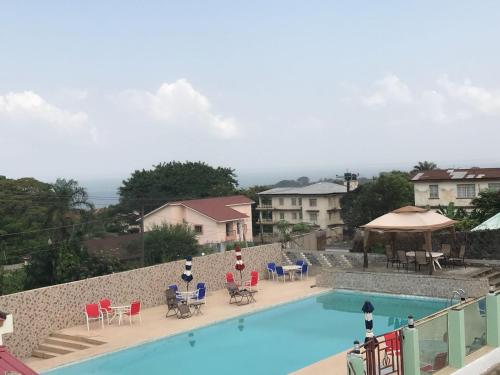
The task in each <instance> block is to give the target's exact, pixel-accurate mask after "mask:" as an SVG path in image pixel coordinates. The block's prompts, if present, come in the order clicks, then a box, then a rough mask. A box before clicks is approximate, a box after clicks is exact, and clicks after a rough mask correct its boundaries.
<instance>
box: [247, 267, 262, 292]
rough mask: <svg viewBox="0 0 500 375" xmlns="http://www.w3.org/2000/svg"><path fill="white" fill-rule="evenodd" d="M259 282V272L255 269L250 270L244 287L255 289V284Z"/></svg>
mask: <svg viewBox="0 0 500 375" xmlns="http://www.w3.org/2000/svg"><path fill="white" fill-rule="evenodd" d="M258 282H259V273H258V272H257V271H252V272H250V281H245V287H248V289H249V290H252V289H257V284H258Z"/></svg>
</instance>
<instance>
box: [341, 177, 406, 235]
mask: <svg viewBox="0 0 500 375" xmlns="http://www.w3.org/2000/svg"><path fill="white" fill-rule="evenodd" d="M340 203H341V207H342V208H341V212H340V214H341V216H342V219H343V220H344V223H345V224H346V225H347V227H348V228H349V229H351V230H352V229H354V228H356V227H359V226H360V225H363V224H366V223H368V222H370V221H371V220H373V219H375V218H377V217H379V216H381V215H383V214H386V213H388V212H390V211H393V210H395V209H397V208H399V207H402V206H408V205H413V204H414V194H413V186H412V184H411V183H410V182H409V180H408V174H407V173H404V172H399V171H392V172H390V173H381V174H380V175H379V177H377V178H376V179H374V180H373V181H370V182H367V183H365V184H363V185H361V186H359V187H358V188H357V189H356V190H352V191H350V192H348V193H346V194H345V195H344V196H343V197H342V198H341V201H340Z"/></svg>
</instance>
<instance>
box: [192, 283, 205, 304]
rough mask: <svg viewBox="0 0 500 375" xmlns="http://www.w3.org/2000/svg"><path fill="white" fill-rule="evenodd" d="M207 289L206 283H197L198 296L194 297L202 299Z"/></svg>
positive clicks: (198, 299)
mask: <svg viewBox="0 0 500 375" xmlns="http://www.w3.org/2000/svg"><path fill="white" fill-rule="evenodd" d="M206 291H207V289H206V288H205V283H198V284H196V296H195V297H193V298H192V299H194V300H196V301H202V300H204V299H205V295H206Z"/></svg>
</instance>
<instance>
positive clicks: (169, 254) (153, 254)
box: [144, 224, 199, 265]
mask: <svg viewBox="0 0 500 375" xmlns="http://www.w3.org/2000/svg"><path fill="white" fill-rule="evenodd" d="M144 241H145V247H144V249H145V263H146V265H153V264H158V263H164V262H170V261H173V260H179V259H184V258H186V256H188V255H191V256H194V255H197V254H198V253H199V245H198V241H197V239H196V233H195V232H194V230H193V229H192V228H191V227H190V226H188V225H186V224H165V225H161V226H154V227H153V228H152V230H150V231H148V232H146V233H145V238H144Z"/></svg>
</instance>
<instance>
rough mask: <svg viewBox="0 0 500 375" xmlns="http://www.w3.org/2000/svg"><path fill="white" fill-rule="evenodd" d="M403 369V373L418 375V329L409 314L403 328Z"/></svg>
mask: <svg viewBox="0 0 500 375" xmlns="http://www.w3.org/2000/svg"><path fill="white" fill-rule="evenodd" d="M403 369H404V374H405V375H420V347H419V343H418V330H417V329H416V328H415V326H414V324H413V317H412V316H411V315H410V316H409V317H408V327H405V328H403Z"/></svg>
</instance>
